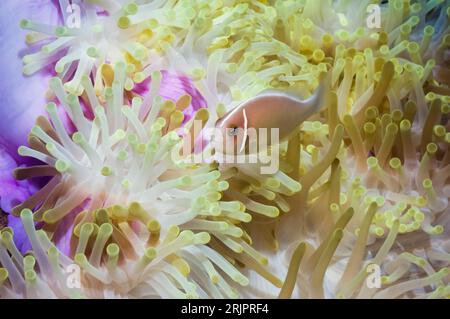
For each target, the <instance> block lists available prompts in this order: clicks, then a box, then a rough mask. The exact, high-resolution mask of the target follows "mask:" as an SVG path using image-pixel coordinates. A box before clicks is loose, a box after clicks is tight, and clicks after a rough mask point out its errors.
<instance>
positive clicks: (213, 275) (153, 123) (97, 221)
mask: <svg viewBox="0 0 450 319" xmlns="http://www.w3.org/2000/svg"><path fill="white" fill-rule="evenodd" d="M59 3H60V5H61V11H63V8H65V6H66V5H67V3H66V1H60V2H59ZM373 6H375V7H373ZM369 7H370V8H372V9H374V10H375V11H373V12H374V13H375V15H376V13H377V10H379V11H378V12H379V13H380V17H379V18H380V19H379V24H377V23H376V20H377V19H376V18H375V22H374V21H372V22H373V23H372V22H370V23H369V21H368V19H369V18H370V14H371V10H368V9H369ZM81 9H82V15H81V17H82V20H81V21H82V22H83V23H82V25H81V28H80V29H77V28H75V29H71V28H67V27H64V26H60V27H50V26H48V25H44V24H38V23H34V22H31V21H30V20H24V21H23V22H22V27H25V28H28V29H30V30H32V33H31V34H30V35H29V36H28V37H27V40H28V42H33V43H34V42H36V41H37V42H40V41H43V42H44V45H43V46H41V47H40V48H41V49H40V51H39V52H38V53H35V54H32V55H28V56H25V57H24V62H25V69H24V70H25V73H27V74H31V73H33V72H34V71H37V70H39V69H41V68H42V67H44V66H46V65H51V66H54V67H55V70H56V72H57V73H58V77H55V78H52V79H51V80H50V88H51V92H49V93H48V94H47V97H48V98H50V99H51V100H52V102H50V103H49V104H48V105H47V112H48V115H49V117H48V118H47V117H45V116H39V117H37V120H36V125H35V127H33V128H32V130H31V133H30V135H29V139H28V142H29V143H28V144H29V146H22V147H20V148H19V154H20V155H22V156H27V157H33V158H35V159H37V160H39V161H41V162H43V164H39V165H34V166H27V167H20V168H18V169H16V170H15V177H16V179H18V180H27V179H32V178H35V177H42V176H44V177H49V182H48V183H47V184H45V186H43V187H42V188H40V189H39V190H38V191H37V192H36V193H34V194H33V195H31V196H29V197H28V198H26V199H24V200H23V202H22V203H21V204H19V205H18V206H16V207H15V208H13V209H12V214H14V215H16V216H20V218H21V224H23V227H24V228H25V230H26V233H27V237H28V238H29V241H30V243H31V246H32V250H31V251H29V252H27V253H25V255H24V254H22V253H21V252H20V251H19V249H17V247H16V246H17V244H16V243H15V242H14V240H13V238H14V234H15V233H16V229H17V228H16V226H15V224H14V225H13V224H10V227H5V228H3V230H2V231H1V239H2V240H1V243H0V263H1V265H2V267H3V268H1V269H0V284H1V286H0V295H1V296H5V297H19V298H20V297H83V296H84V297H94V298H112V297H122V298H125V297H131V298H142V297H146V298H147V297H163V298H164V297H175V298H182V297H189V298H190V297H200V298H211V297H212V298H233V297H238V296H244V297H252V298H254V297H277V296H278V297H280V298H291V297H294V298H298V297H300V298H448V297H449V296H450V289H449V287H450V286H449V280H450V276H449V275H450V242H449V239H450V236H449V235H450V234H449V227H450V220H449V205H448V201H449V198H450V185H449V179H450V176H449V172H450V169H449V164H450V151H449V143H450V137H449V136H450V135H449V134H450V133H448V129H449V125H450V122H449V114H450V106H449V101H450V88H449V85H450V82H449V80H448V74H450V65H449V47H450V29H449V21H450V2H449V1H434V0H429V1H413V0H411V1H410V0H391V1H388V2H376V1H375V2H374V1H369V0H367V1H359V2H357V3H356V2H353V1H331V0H330V1H328V0H323V1H315V0H304V1H290V0H287V1H280V0H278V1H258V0H251V1H203V0H198V1H158V0H157V1H136V2H126V3H125V2H122V1H113V2H111V4H109V5H108V3H107V2H104V1H86V2H85V3H84V2H83V3H82V5H81ZM67 18H68V17H67V16H65V17H64V19H63V22H64V23H67ZM92 31H93V32H92ZM44 34H46V35H44ZM323 73H328V74H329V78H330V87H329V90H328V92H327V94H328V96H327V97H328V98H327V99H326V100H327V103H326V105H325V106H324V107H323V108H322V110H321V111H320V112H318V113H317V114H315V115H313V116H312V117H311V118H309V119H308V120H307V121H305V122H303V123H299V126H298V128H297V129H296V130H295V131H293V132H292V134H291V135H290V139H289V140H287V141H281V143H280V145H277V146H276V147H275V146H274V147H270V148H269V149H268V150H267V153H266V154H262V153H259V154H257V155H258V156H259V157H260V158H261V156H262V157H263V158H264V155H265V156H267V155H274V154H275V156H276V159H277V163H278V164H279V166H278V169H277V170H275V172H270V173H262V170H261V169H262V167H263V166H264V165H263V163H261V162H258V163H251V162H245V161H244V162H240V161H238V160H236V161H235V162H231V163H230V162H223V161H221V160H220V157H218V154H217V152H215V151H216V150H215V149H214V143H209V142H208V141H207V140H204V137H203V136H200V137H199V135H198V134H203V132H206V131H207V130H208V129H211V128H214V126H215V123H216V121H217V120H218V119H220V118H222V117H223V116H224V115H225V114H226V113H227V112H229V111H231V110H233V109H234V108H235V107H237V106H238V105H239V104H240V103H241V102H242V101H245V100H246V99H248V98H251V97H254V96H255V95H257V94H259V93H260V92H262V91H264V90H266V89H276V90H280V91H284V90H286V91H296V93H297V94H298V95H300V96H302V97H305V98H307V97H309V96H310V95H312V94H313V92H314V91H315V90H316V88H317V87H318V86H319V84H320V82H321V79H322V78H323ZM168 79H169V80H168ZM170 79H177V80H176V81H179V82H177V83H189V85H187V86H186V87H190V88H189V89H186V87H185V84H179V85H180V87H181V90H180V92H179V93H180V94H177V95H176V96H175V97H174V95H173V94H171V93H168V94H165V93H164V92H162V90H160V86H161V84H162V83H163V82H164V81H166V82H165V83H174V82H172V80H170ZM169 86H171V85H170V84H169ZM174 86H175V85H174ZM166 87H167V86H166ZM194 102H195V103H194ZM58 104H59V106H60V107H58ZM58 109H61V110H63V111H64V112H61V110H60V111H59V112H57V110H58ZM274 112H276V110H275V109H274ZM64 114H67V116H68V117H69V121H68V122H69V124H70V125H72V124H73V128H74V132H72V130H71V127H69V126H68V125H67V123H65V122H64V121H63V120H62V119H63V118H64ZM249 116H251V114H250V115H249ZM285 116H287V117H289V116H290V114H285ZM195 121H197V123H200V127H196V126H195V125H194V122H195ZM282 125H283V123H280V126H282ZM199 143H200V144H201V147H197V146H198V144H199ZM196 157H200V158H202V159H205V158H206V159H207V160H205V161H200V162H199V161H195V158H196ZM74 264H75V265H78V267H80V268H81V277H80V278H81V282H80V284H79V285H76V286H77V288H76V289H71V288H68V284H67V282H66V279H67V278H66V275H65V272H67V267H71V266H73V265H74ZM259 277H263V278H264V279H265V280H260V278H259Z"/></svg>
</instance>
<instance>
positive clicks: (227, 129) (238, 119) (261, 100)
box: [216, 81, 328, 154]
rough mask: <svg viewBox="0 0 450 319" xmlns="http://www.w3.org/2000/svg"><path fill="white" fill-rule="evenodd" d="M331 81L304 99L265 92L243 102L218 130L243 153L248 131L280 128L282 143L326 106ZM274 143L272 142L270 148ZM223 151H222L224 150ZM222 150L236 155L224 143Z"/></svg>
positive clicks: (279, 92) (218, 125)
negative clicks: (233, 141)
mask: <svg viewBox="0 0 450 319" xmlns="http://www.w3.org/2000/svg"><path fill="white" fill-rule="evenodd" d="M326 82H328V81H324V82H322V83H321V85H319V88H318V89H317V90H316V91H315V92H314V94H313V95H312V96H310V97H309V98H307V99H302V98H301V97H300V96H299V95H297V94H294V93H292V92H287V91H283V90H273V89H271V90H266V91H263V92H261V93H260V94H258V95H256V96H255V97H252V98H250V99H248V100H247V101H245V102H243V103H241V104H240V105H238V106H237V107H236V108H234V109H233V110H231V111H230V112H229V113H227V114H226V115H225V116H224V117H222V118H221V119H219V120H218V121H217V123H216V128H218V129H219V131H220V132H221V134H222V135H223V136H224V140H225V139H228V138H234V139H235V140H236V141H235V142H236V143H235V144H241V145H239V150H240V152H242V151H243V150H244V149H245V145H243V144H242V143H244V144H245V143H248V139H247V136H246V134H247V131H248V129H249V128H254V129H256V131H257V132H258V130H259V129H262V128H266V129H267V132H268V134H270V132H271V129H278V140H279V141H283V140H286V139H287V138H289V136H290V135H291V134H292V133H293V132H295V130H296V129H297V128H298V127H299V125H300V124H301V123H302V122H303V121H305V120H306V119H308V118H309V117H311V116H312V115H313V114H315V113H317V112H319V111H320V109H321V108H322V107H323V106H324V105H325V104H326V100H327V96H328V86H327V83H326ZM271 143H272V139H269V142H268V146H270V145H271ZM221 148H222V149H221ZM219 150H222V151H225V153H230V152H234V153H235V154H236V148H233V149H229V147H227V146H226V145H225V143H224V145H223V146H220V145H219Z"/></svg>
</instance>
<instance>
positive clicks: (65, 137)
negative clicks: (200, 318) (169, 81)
mask: <svg viewBox="0 0 450 319" xmlns="http://www.w3.org/2000/svg"><path fill="white" fill-rule="evenodd" d="M124 69H125V65H124V64H123V63H118V64H117V65H116V66H115V68H114V71H115V72H114V81H113V86H112V88H111V87H107V88H106V89H105V91H104V95H102V96H101V97H102V98H103V99H104V100H105V102H102V101H100V100H99V99H97V97H96V96H95V94H90V93H92V92H93V87H92V84H91V82H89V81H84V82H83V86H84V90H85V91H86V92H87V100H86V101H82V102H83V103H85V104H86V106H87V107H88V108H93V109H92V111H93V112H94V114H95V117H94V119H93V120H89V119H88V118H86V117H85V116H84V114H83V109H82V107H81V104H80V99H79V98H78V97H77V96H75V95H71V94H69V95H67V96H65V97H64V98H63V100H62V104H63V106H64V107H65V110H66V112H67V113H68V114H69V117H70V119H71V120H72V122H73V124H74V125H75V127H76V129H77V131H76V132H75V133H74V134H73V135H72V136H69V134H68V133H67V132H66V130H65V128H64V126H63V124H62V122H61V120H60V118H59V117H58V115H57V110H56V105H55V104H54V103H49V104H48V105H47V111H48V113H49V117H50V120H51V122H49V121H48V120H47V119H46V118H44V117H40V118H38V119H37V122H36V126H35V127H34V128H33V129H32V131H31V134H30V137H29V144H30V147H26V146H23V147H20V148H19V154H21V155H22V156H30V157H34V158H36V159H39V160H40V161H42V162H44V163H45V164H44V165H39V166H32V167H26V168H19V169H17V170H16V171H15V175H16V178H18V179H25V178H33V177H38V176H50V177H51V179H50V181H49V182H48V183H47V184H46V185H45V186H44V187H43V188H42V189H40V190H39V191H38V192H36V193H35V194H33V195H32V196H31V197H29V198H28V199H27V200H26V201H24V202H23V203H22V204H20V205H19V206H17V207H15V208H14V209H13V213H14V214H16V215H20V216H21V219H22V223H23V224H24V227H25V230H26V232H27V235H28V238H29V240H30V242H31V245H32V248H33V251H32V253H31V254H30V255H27V256H25V257H22V255H21V254H20V253H19V252H18V250H17V248H15V245H14V242H13V241H12V232H13V230H12V229H10V228H6V229H4V230H3V231H2V239H3V242H2V246H1V248H0V249H1V254H2V255H1V263H2V266H3V268H2V272H3V273H2V274H3V275H4V276H3V277H4V279H6V278H8V279H9V280H8V281H9V282H8V283H5V282H4V284H3V288H2V289H3V291H2V295H4V296H7V297H13V296H16V297H17V296H25V297H55V296H56V297H73V296H87V297H108V296H123V297H126V296H128V297H152V296H161V297H176V298H181V297H191V298H192V297H198V296H200V297H204V298H205V297H215V298H222V297H229V298H231V297H236V296H237V295H238V294H237V292H236V291H235V289H233V288H232V287H230V284H229V283H228V281H230V280H229V279H231V281H232V282H236V283H237V284H238V285H243V286H245V285H247V284H248V279H247V278H246V277H245V276H244V275H242V274H241V273H240V272H239V271H238V270H237V269H236V268H235V266H233V265H232V264H231V263H230V262H229V261H228V260H227V258H228V254H233V253H234V254H238V255H240V256H242V257H239V258H237V259H240V258H243V262H244V263H246V264H248V265H250V266H252V265H259V266H258V267H259V268H264V266H265V265H266V264H267V260H266V259H265V258H264V257H263V256H262V255H260V254H259V253H258V252H257V251H256V250H254V249H253V248H252V247H251V244H249V242H248V240H246V237H245V233H244V231H243V229H242V228H241V227H240V224H241V222H249V221H250V220H251V216H250V215H249V214H248V213H246V212H245V206H244V205H243V204H242V203H240V202H237V201H222V200H221V192H222V191H223V190H225V189H227V188H228V186H229V185H228V183H227V182H226V181H221V180H219V178H220V176H221V174H220V172H219V171H217V170H215V169H214V167H213V166H211V165H209V164H190V163H186V162H185V161H183V158H182V157H181V148H182V147H183V143H184V142H186V141H185V140H184V139H183V138H182V137H180V136H179V135H178V134H177V133H176V131H175V130H176V129H177V128H179V127H180V125H181V123H182V122H183V117H184V116H183V113H182V112H181V111H180V110H182V109H183V108H185V107H186V106H187V105H184V104H185V102H186V101H187V99H186V98H182V99H181V101H180V100H179V101H178V102H176V103H174V102H172V101H163V100H162V99H161V98H160V97H159V96H158V95H156V94H155V92H157V91H155V89H154V86H155V87H158V86H159V81H160V80H161V74H160V73H159V72H154V73H153V75H152V88H151V89H150V92H151V93H150V94H151V95H152V94H153V96H151V98H149V99H144V100H143V99H142V98H140V97H138V96H135V97H134V98H132V100H131V103H130V104H131V105H128V103H129V101H127V100H126V99H124V93H123V89H122V88H123V85H124V78H125V76H124V73H125V70H124ZM53 81H54V82H57V83H54V86H58V85H59V86H61V83H60V81H59V79H57V78H55V79H53ZM60 89H61V92H63V90H62V87H61V88H60ZM146 103H150V105H147V104H146ZM94 106H95V107H94ZM207 117H208V111H207V110H206V109H200V110H199V111H198V112H197V113H196V115H195V117H194V119H196V120H201V121H203V122H205V121H206V120H207ZM194 119H193V120H194ZM188 127H189V126H188ZM187 138H190V137H187ZM32 210H33V211H34V212H33V211H32ZM35 222H36V223H37V225H38V228H39V230H38V231H36V230H35V227H34V223H35ZM68 224H70V225H73V226H74V227H73V234H69V236H71V238H70V248H69V250H68V255H67V256H66V255H65V254H62V253H60V252H59V251H58V248H57V247H56V246H55V243H52V242H51V239H53V238H56V237H57V234H58V233H60V232H65V231H67V229H66V228H67V225H68ZM69 229H70V227H69ZM70 230H71V229H70ZM211 239H212V241H211V243H210V240H211ZM208 243H210V245H209V246H211V247H215V248H216V247H217V250H214V249H211V248H210V247H209V246H207V244H208ZM219 246H224V247H223V248H218V247H219ZM8 251H9V253H10V254H11V257H9V255H8ZM218 252H220V253H218ZM35 263H36V266H37V267H36V268H34V265H35ZM72 263H76V264H77V265H79V266H80V267H81V268H82V270H83V276H82V280H81V287H82V288H81V289H80V290H79V291H78V290H75V291H72V290H70V289H68V288H67V287H66V286H65V285H66V281H65V280H66V278H65V277H64V269H65V267H68V266H69V265H70V264H72ZM44 287H45V289H44Z"/></svg>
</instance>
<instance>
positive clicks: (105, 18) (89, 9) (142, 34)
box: [21, 0, 151, 95]
mask: <svg viewBox="0 0 450 319" xmlns="http://www.w3.org/2000/svg"><path fill="white" fill-rule="evenodd" d="M59 7H60V8H59V9H60V12H61V13H62V21H61V22H62V23H61V25H57V26H53V25H48V24H45V23H41V22H35V21H31V20H22V21H21V27H22V28H23V29H26V30H30V31H31V32H30V33H29V34H28V35H27V37H26V41H27V43H28V44H29V45H32V46H35V47H36V46H37V47H38V48H39V50H38V51H37V52H35V53H31V54H27V55H25V56H24V57H23V62H24V68H23V72H24V74H26V75H30V74H33V73H35V72H37V71H39V70H41V69H43V68H46V67H47V66H49V65H50V66H53V65H54V70H55V71H56V73H57V74H58V75H59V76H60V77H61V78H62V79H64V82H65V83H64V86H65V88H66V89H67V90H68V91H69V92H71V93H73V94H77V95H78V94H81V92H82V90H83V86H82V85H81V81H82V79H83V77H84V76H88V77H90V76H92V77H93V78H95V79H96V81H95V89H96V91H101V90H102V89H103V86H102V85H101V84H102V81H101V77H102V73H111V72H112V70H111V63H112V64H114V63H117V62H124V63H126V79H125V84H124V87H125V88H126V89H127V90H131V89H132V88H133V75H134V73H135V71H136V68H139V67H140V63H141V61H142V60H144V59H147V58H148V55H149V51H148V49H147V48H146V47H144V46H143V45H142V44H140V40H142V39H145V38H146V37H148V34H149V33H151V30H150V26H149V25H146V26H143V27H142V28H140V29H137V28H135V29H133V30H127V31H125V30H124V29H123V20H124V19H125V18H126V16H127V15H129V14H133V13H134V12H136V8H137V6H136V4H134V3H133V2H128V1H111V2H107V1H84V2H82V3H79V2H73V3H70V2H69V1H66V0H61V1H59Z"/></svg>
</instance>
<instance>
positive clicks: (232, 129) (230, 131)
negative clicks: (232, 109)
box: [228, 125, 239, 136]
mask: <svg viewBox="0 0 450 319" xmlns="http://www.w3.org/2000/svg"><path fill="white" fill-rule="evenodd" d="M238 131H239V127H237V126H235V125H234V126H231V127H229V128H228V135H229V136H236V135H237V134H238Z"/></svg>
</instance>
